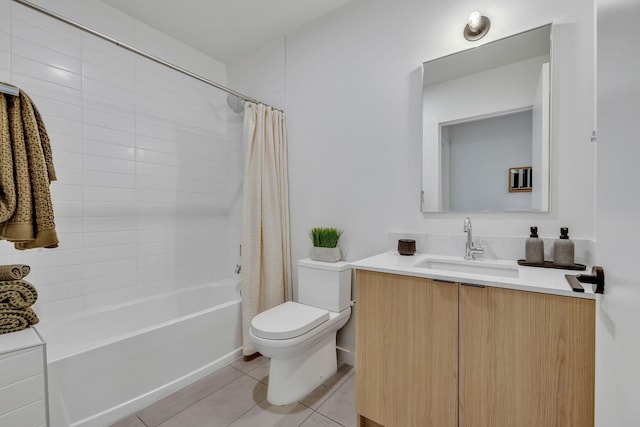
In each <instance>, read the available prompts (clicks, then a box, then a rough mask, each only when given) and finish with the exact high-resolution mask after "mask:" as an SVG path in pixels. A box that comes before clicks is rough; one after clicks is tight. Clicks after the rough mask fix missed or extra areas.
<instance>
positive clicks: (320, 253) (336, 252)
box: [309, 246, 340, 262]
mask: <svg viewBox="0 0 640 427" xmlns="http://www.w3.org/2000/svg"><path fill="white" fill-rule="evenodd" d="M309 257H310V258H311V259H312V260H314V261H324V262H337V261H340V248H338V247H335V248H317V247H315V246H314V247H312V248H311V253H310V254H309Z"/></svg>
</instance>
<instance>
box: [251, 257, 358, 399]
mask: <svg viewBox="0 0 640 427" xmlns="http://www.w3.org/2000/svg"><path fill="white" fill-rule="evenodd" d="M350 315H351V268H350V267H349V264H347V263H346V262H335V263H327V262H318V261H312V260H310V259H301V260H300V261H298V302H293V301H288V302H285V303H284V304H280V305H278V306H276V307H273V308H271V309H269V310H267V311H264V312H262V313H260V314H258V315H257V316H255V317H254V318H253V320H252V321H251V327H250V328H249V339H250V340H251V342H253V343H254V344H255V346H256V348H257V349H258V351H259V352H260V353H262V355H264V356H266V357H269V358H271V367H270V370H269V387H268V391H267V400H268V401H269V403H271V404H272V405H287V404H289V403H292V402H295V401H297V400H300V399H301V398H303V397H305V396H306V395H307V394H309V393H310V392H311V391H312V390H313V389H315V388H316V387H317V386H319V385H320V384H322V383H323V382H324V381H326V380H327V378H329V377H331V376H332V375H333V374H335V373H336V370H337V357H336V333H337V332H338V329H340V328H342V327H343V326H344V325H345V323H347V320H349V316H350Z"/></svg>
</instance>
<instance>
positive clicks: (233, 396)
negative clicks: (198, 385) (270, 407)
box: [161, 375, 267, 427]
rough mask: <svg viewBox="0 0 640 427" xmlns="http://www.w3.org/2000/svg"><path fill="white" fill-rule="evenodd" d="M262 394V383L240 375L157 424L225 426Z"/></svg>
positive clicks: (170, 426)
mask: <svg viewBox="0 0 640 427" xmlns="http://www.w3.org/2000/svg"><path fill="white" fill-rule="evenodd" d="M266 397H267V387H266V386H265V385H264V384H262V383H261V382H259V381H256V380H255V379H253V378H251V377H249V376H247V375H243V376H242V377H240V378H238V379H237V380H235V381H234V382H232V383H231V384H228V385H226V386H225V387H223V388H221V389H220V390H218V391H216V392H215V393H213V394H210V395H209V396H207V397H205V398H204V399H202V400H200V401H199V402H198V403H196V404H195V405H193V406H191V407H190V408H188V409H186V410H184V411H182V412H180V413H179V414H178V415H176V416H175V417H173V418H171V419H169V420H168V421H166V422H165V423H163V424H161V427H205V426H206V427H226V426H228V425H229V424H231V423H232V422H233V421H234V420H236V419H238V418H239V417H240V416H242V415H243V414H244V413H246V412H247V411H249V410H250V409H251V408H252V407H255V406H256V404H257V403H258V402H261V401H263V400H265V399H266ZM258 425H259V424H256V425H254V427H257V426H258Z"/></svg>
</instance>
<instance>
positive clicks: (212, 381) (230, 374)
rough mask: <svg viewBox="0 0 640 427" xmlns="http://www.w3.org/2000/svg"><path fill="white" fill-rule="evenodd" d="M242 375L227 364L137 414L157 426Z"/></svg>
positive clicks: (149, 423) (147, 422)
mask: <svg viewBox="0 0 640 427" xmlns="http://www.w3.org/2000/svg"><path fill="white" fill-rule="evenodd" d="M241 376H242V372H240V371H238V370H237V369H233V368H231V367H229V366H225V367H224V368H222V369H219V370H217V371H216V372H214V373H212V374H211V375H207V376H206V377H204V378H202V379H200V380H198V381H196V382H195V383H193V384H191V385H189V386H187V387H185V388H183V389H181V390H178V391H176V392H175V393H172V394H170V395H169V396H167V397H165V398H163V399H160V400H159V401H157V402H155V403H153V404H151V405H149V406H147V407H146V408H144V409H143V410H141V411H140V412H138V414H137V415H138V417H140V419H141V420H142V421H144V423H145V424H146V425H147V426H148V427H156V426H158V425H160V424H162V423H163V422H165V421H166V420H168V419H169V418H171V417H173V416H175V415H176V414H178V413H180V412H182V411H183V410H185V409H187V408H188V407H190V406H191V405H193V404H195V403H196V402H198V401H200V400H202V399H204V398H205V397H207V396H208V395H210V394H211V393H213V392H215V391H216V390H219V389H221V388H222V387H224V386H226V385H227V384H229V383H231V382H233V381H234V380H236V379H238V378H239V377H241Z"/></svg>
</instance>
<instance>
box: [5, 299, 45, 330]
mask: <svg viewBox="0 0 640 427" xmlns="http://www.w3.org/2000/svg"><path fill="white" fill-rule="evenodd" d="M39 321H40V319H38V316H37V315H36V313H35V312H34V311H33V310H32V309H31V308H30V307H29V308H17V309H9V308H2V304H0V334H8V333H9V332H17V331H21V330H23V329H25V328H27V327H28V326H30V325H36V324H37V323H38V322H39Z"/></svg>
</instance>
